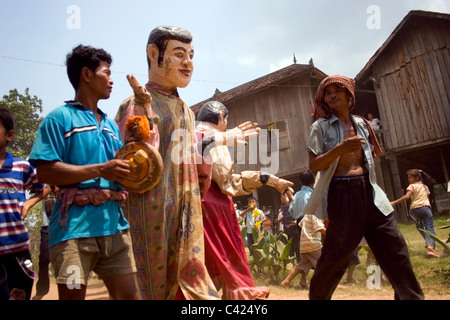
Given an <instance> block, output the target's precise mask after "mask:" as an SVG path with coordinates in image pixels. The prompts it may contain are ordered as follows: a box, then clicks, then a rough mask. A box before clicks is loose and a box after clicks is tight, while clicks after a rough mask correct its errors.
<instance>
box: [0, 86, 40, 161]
mask: <svg viewBox="0 0 450 320" xmlns="http://www.w3.org/2000/svg"><path fill="white" fill-rule="evenodd" d="M29 91H30V90H29V89H28V88H26V89H25V94H20V93H19V92H18V91H17V89H12V90H10V91H9V94H8V95H4V96H3V100H0V106H2V107H6V108H7V109H9V110H10V111H11V112H12V114H13V115H14V121H15V127H14V132H15V136H14V139H13V141H12V142H11V143H10V144H9V145H8V148H7V150H8V151H9V152H11V153H12V154H14V155H15V156H18V157H23V158H27V157H28V156H29V155H30V152H31V148H32V146H33V142H34V138H35V137H36V132H37V131H38V129H39V125H40V124H41V122H42V119H43V118H42V117H41V116H40V115H39V114H40V113H42V111H43V108H42V100H41V99H39V98H38V97H37V96H33V97H32V96H31V95H30V92H29Z"/></svg>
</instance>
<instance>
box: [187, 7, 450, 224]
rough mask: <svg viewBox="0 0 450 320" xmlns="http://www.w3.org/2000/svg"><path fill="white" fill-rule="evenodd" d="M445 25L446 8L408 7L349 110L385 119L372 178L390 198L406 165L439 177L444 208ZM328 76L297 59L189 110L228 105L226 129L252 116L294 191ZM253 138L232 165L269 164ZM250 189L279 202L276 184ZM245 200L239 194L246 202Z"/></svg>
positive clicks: (449, 115)
mask: <svg viewBox="0 0 450 320" xmlns="http://www.w3.org/2000/svg"><path fill="white" fill-rule="evenodd" d="M449 30H450V15H449V14H443V13H433V12H425V11H411V12H410V13H409V14H408V15H407V16H406V17H405V18H404V19H403V20H402V21H401V23H400V24H399V25H398V26H397V27H396V29H395V30H394V31H393V32H392V34H391V35H390V36H389V38H388V39H387V40H386V41H385V43H384V44H383V45H382V46H381V47H380V48H379V49H378V50H377V51H376V53H375V54H374V55H373V56H372V58H371V59H370V60H369V61H368V62H367V64H366V65H365V67H364V68H363V69H362V70H361V72H360V73H359V74H358V75H357V76H356V78H355V79H356V83H357V87H356V107H355V109H354V110H353V111H352V113H354V114H358V115H362V116H364V117H367V115H368V113H371V114H373V115H374V116H375V117H377V118H380V119H381V121H382V128H381V130H379V131H377V136H378V138H379V140H380V142H381V144H382V147H383V150H384V154H383V155H382V156H381V157H380V158H378V159H377V160H376V162H377V177H378V184H379V185H380V186H381V187H382V188H383V189H384V190H385V191H386V193H387V195H388V197H389V199H392V200H394V199H396V198H398V197H401V196H402V195H404V193H405V189H406V187H407V186H408V181H407V179H406V171H407V170H408V169H412V168H418V169H422V170H424V171H426V172H428V173H429V174H430V175H431V176H433V177H434V178H435V179H437V181H438V184H436V186H435V189H434V190H432V191H433V193H434V194H433V199H434V200H435V201H434V202H433V206H434V209H435V211H439V212H440V211H445V210H447V211H448V207H449V202H448V198H447V193H446V189H445V190H444V183H446V182H447V181H449V180H450V178H449V170H450V160H449V159H450V54H449V53H450V51H449V50H450V32H449ZM326 76H327V75H326V74H325V73H323V72H322V71H320V70H318V69H317V68H315V67H314V65H313V63H312V61H311V63H310V64H309V65H301V64H295V63H294V64H293V65H291V66H289V67H286V68H284V69H281V70H279V71H276V72H274V73H271V74H269V75H266V76H264V77H261V78H259V79H256V80H254V81H251V82H248V83H246V84H243V85H241V86H238V87H236V88H234V89H231V90H229V91H226V92H220V91H216V94H215V95H214V96H212V97H211V98H210V99H207V100H205V101H202V102H200V103H198V104H196V105H194V106H192V109H193V110H194V112H198V111H199V109H200V108H201V106H203V104H204V103H205V102H207V101H210V100H217V101H220V102H222V103H224V104H225V106H226V107H227V108H228V110H229V112H230V115H229V121H228V126H229V128H232V127H234V126H236V125H238V124H240V123H242V122H244V121H247V120H251V121H253V122H257V123H258V124H259V125H260V127H261V128H263V129H266V130H263V134H262V135H261V139H263V140H264V139H265V138H267V137H268V139H266V141H267V143H264V141H259V143H257V145H258V147H259V146H260V145H261V144H262V145H263V146H264V145H270V147H273V143H271V142H269V141H272V140H271V137H272V136H275V138H276V139H275V140H276V141H275V144H276V145H275V150H276V151H277V152H278V153H276V152H275V153H276V156H275V159H278V161H279V163H278V166H276V169H277V170H276V172H275V173H276V175H277V176H279V177H282V178H284V179H288V180H290V181H293V182H294V183H295V188H294V189H295V190H296V191H297V190H299V188H300V181H299V178H298V175H299V173H300V172H301V171H302V170H305V169H307V168H308V155H307V151H306V144H307V141H308V137H309V127H310V125H311V122H312V118H311V109H312V108H313V105H314V96H315V93H316V90H317V87H318V85H319V83H320V81H321V80H322V79H323V78H325V77H326ZM274 133H276V134H275V135H274ZM255 145H256V144H255V143H249V146H248V147H247V148H246V150H245V151H238V150H236V149H235V150H234V153H235V163H236V165H235V171H236V172H240V171H243V170H260V169H261V168H265V167H268V162H271V161H270V159H268V158H270V157H267V156H266V157H264V154H265V151H264V150H263V152H261V150H258V149H257V148H255V147H254V146H255ZM270 147H269V150H270ZM263 149H264V148H263ZM255 153H256V154H257V155H255ZM261 160H262V161H261ZM269 164H270V163H269ZM254 196H255V197H256V198H257V199H259V202H260V206H262V205H266V206H271V207H272V208H273V209H275V210H277V209H278V208H279V207H280V199H279V198H280V196H279V193H278V192H277V191H276V190H275V189H273V188H270V187H266V186H264V187H262V188H260V189H258V190H257V191H256V192H255V193H254ZM245 199H246V197H243V198H242V199H236V200H242V201H241V202H242V204H244V205H246V200H245ZM396 209H397V210H396V213H395V214H396V218H397V220H405V219H406V210H407V205H406V204H403V205H400V206H397V208H396Z"/></svg>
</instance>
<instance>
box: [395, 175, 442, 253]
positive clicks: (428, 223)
mask: <svg viewBox="0 0 450 320" xmlns="http://www.w3.org/2000/svg"><path fill="white" fill-rule="evenodd" d="M406 174H407V175H408V181H409V186H408V188H407V189H406V194H405V195H404V196H403V197H401V198H399V199H397V200H395V201H392V202H391V205H393V206H394V205H396V204H398V203H401V202H404V201H407V200H408V199H411V205H410V212H409V215H410V217H411V218H412V219H413V220H414V221H415V222H416V226H417V229H418V230H419V232H420V234H421V235H422V237H423V238H424V239H425V248H426V249H427V255H428V256H430V257H439V255H438V254H437V252H436V251H435V248H436V242H435V241H434V239H433V238H431V237H430V236H429V235H428V234H426V233H425V232H423V231H422V230H426V231H428V232H429V233H430V234H432V235H433V236H434V235H435V233H434V221H433V211H432V210H431V205H430V200H429V194H430V190H429V189H428V187H427V185H426V184H425V183H427V182H428V181H430V182H431V181H432V178H431V177H430V176H429V175H428V174H426V173H425V172H423V171H422V170H419V169H411V170H408V171H407V172H406ZM424 182H425V183H424ZM427 184H428V183H427Z"/></svg>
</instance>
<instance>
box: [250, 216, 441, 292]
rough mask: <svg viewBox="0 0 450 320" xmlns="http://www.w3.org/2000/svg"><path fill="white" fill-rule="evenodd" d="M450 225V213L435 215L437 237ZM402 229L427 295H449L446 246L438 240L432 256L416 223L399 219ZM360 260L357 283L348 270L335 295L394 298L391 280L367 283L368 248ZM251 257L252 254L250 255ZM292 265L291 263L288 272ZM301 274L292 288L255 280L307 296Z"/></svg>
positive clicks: (262, 279)
mask: <svg viewBox="0 0 450 320" xmlns="http://www.w3.org/2000/svg"><path fill="white" fill-rule="evenodd" d="M448 225H450V217H449V215H441V216H436V217H435V219H434V228H435V233H436V237H438V238H439V239H441V240H442V241H443V242H445V241H446V240H447V238H448V237H449V233H450V228H448V229H446V228H442V227H445V226H448ZM398 226H399V230H400V232H401V233H402V234H403V236H404V238H405V241H406V243H407V245H408V250H409V255H410V259H411V264H412V266H413V269H414V272H415V274H416V277H417V279H418V281H419V283H420V285H421V287H422V290H423V291H424V293H425V298H427V297H429V298H430V297H431V299H450V254H449V253H446V252H444V248H443V247H442V246H441V245H439V244H436V251H437V252H438V253H439V255H440V257H439V258H430V257H428V256H427V254H426V253H427V250H426V249H425V240H424V239H423V238H422V236H421V235H420V233H419V231H418V230H417V229H416V225H415V224H414V223H412V222H411V223H399V224H398ZM358 255H359V259H360V261H361V263H360V264H359V265H358V266H357V267H356V269H355V271H354V273H353V277H354V279H356V280H357V283H356V284H350V285H349V284H346V283H345V280H346V276H347V274H345V275H344V276H343V278H342V280H341V283H340V285H339V286H338V289H337V290H336V292H335V295H333V297H335V296H338V297H340V299H346V297H347V298H348V299H350V298H351V297H355V296H357V297H361V296H368V297H369V299H370V297H372V296H373V297H376V296H377V295H379V296H382V295H387V297H388V298H389V299H392V298H393V293H392V292H393V290H392V287H391V285H390V284H389V282H388V281H387V280H386V281H383V282H382V287H381V289H379V290H369V289H368V287H367V279H368V277H369V274H368V273H367V265H366V261H367V251H365V250H364V249H361V250H360V251H359V253H358ZM249 259H251V257H250V258H249ZM292 268H293V266H292V265H289V267H288V270H287V272H289V271H290V270H291V269H292ZM312 275H313V271H311V272H310V273H309V275H308V280H310V279H311V277H312ZM299 280H300V276H299V275H298V276H297V277H295V278H294V279H293V280H292V282H291V284H292V286H291V287H290V288H283V287H281V286H280V285H279V284H273V283H270V282H269V281H268V279H267V277H266V278H263V277H260V278H257V277H255V283H256V285H258V286H269V287H270V288H271V291H272V293H273V294H275V295H277V296H285V297H287V298H288V299H289V297H291V298H295V297H296V296H297V297H307V291H306V292H305V290H300V288H299V286H298V283H299Z"/></svg>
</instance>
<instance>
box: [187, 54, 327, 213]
mask: <svg viewBox="0 0 450 320" xmlns="http://www.w3.org/2000/svg"><path fill="white" fill-rule="evenodd" d="M325 77H326V74H324V73H323V72H322V71H320V70H318V69H317V68H315V67H314V65H313V64H312V60H311V63H310V64H308V65H303V64H295V63H294V64H292V65H290V66H288V67H286V68H284V69H281V70H278V71H276V72H273V73H271V74H268V75H266V76H263V77H261V78H259V79H256V80H253V81H250V82H248V83H245V84H243V85H241V86H238V87H236V88H233V89H231V90H228V91H226V92H219V91H218V90H217V91H216V93H215V94H214V96H212V97H211V98H210V99H207V100H205V101H202V102H199V103H197V104H196V105H194V106H191V108H192V110H193V111H194V112H195V113H198V111H199V110H200V108H201V107H202V106H203V105H204V103H206V102H207V101H211V100H215V101H220V102H222V103H223V104H224V105H225V106H226V107H227V109H228V110H229V116H228V128H233V127H235V126H237V125H239V124H241V123H243V122H245V121H247V120H250V121H252V122H256V123H258V125H259V127H261V129H262V130H261V134H260V136H259V137H258V138H257V139H252V140H250V141H249V143H248V146H247V147H244V148H235V149H233V151H232V153H233V154H234V158H235V162H234V163H235V165H234V168H235V172H241V171H243V170H262V171H266V172H269V173H272V174H275V175H277V176H278V177H280V178H284V179H287V180H290V181H292V182H294V183H295V189H296V190H298V189H299V188H300V181H299V178H298V175H299V173H300V172H301V171H302V170H306V169H307V168H308V166H309V164H308V162H309V161H308V155H307V152H306V143H307V141H308V137H309V127H310V125H311V123H312V117H311V108H312V106H313V104H314V95H315V93H316V90H317V88H318V86H319V84H320V81H322V79H324V78H325ZM253 196H254V197H255V198H257V199H258V200H259V205H260V207H261V206H263V205H266V206H268V207H271V208H272V212H273V211H276V210H278V209H279V208H280V206H281V203H280V194H279V192H278V191H276V190H275V189H274V188H271V187H267V186H263V187H261V188H259V189H257V190H256V191H255V192H254V194H253ZM247 198H248V196H246V197H240V198H239V197H237V198H236V199H235V200H236V201H237V200H241V202H242V204H243V205H244V206H246V205H247V201H246V199H247Z"/></svg>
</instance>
